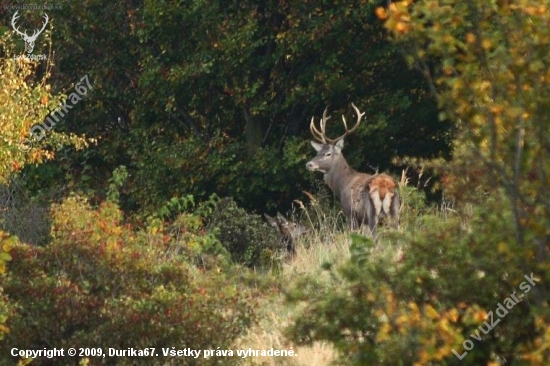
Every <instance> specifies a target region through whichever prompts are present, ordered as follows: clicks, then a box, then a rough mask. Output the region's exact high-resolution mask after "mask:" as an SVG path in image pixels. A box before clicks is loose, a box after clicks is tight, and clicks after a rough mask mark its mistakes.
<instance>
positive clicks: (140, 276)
mask: <svg viewBox="0 0 550 366" xmlns="http://www.w3.org/2000/svg"><path fill="white" fill-rule="evenodd" d="M52 215H53V226H52V238H53V240H52V242H51V243H50V244H49V245H48V246H46V247H35V246H31V245H26V244H22V243H16V244H14V246H13V249H12V251H11V253H12V257H13V261H12V263H11V265H10V272H9V274H8V275H7V277H6V279H5V281H4V282H3V283H4V291H5V293H6V295H7V296H9V298H10V299H11V301H12V302H13V307H12V309H9V315H10V317H9V321H8V326H9V327H10V333H9V334H7V335H6V336H5V338H4V341H3V342H2V344H1V345H0V347H1V350H2V353H3V354H4V355H6V354H9V349H10V348H11V347H19V348H20V347H21V345H25V348H29V349H43V348H48V349H49V348H53V347H57V348H61V347H65V348H67V347H69V346H71V347H77V348H78V347H102V348H103V349H104V350H105V349H107V348H108V347H115V348H120V349H124V348H128V347H136V348H144V347H155V348H156V350H157V352H158V353H159V354H161V347H170V348H171V347H176V348H178V349H184V348H186V347H192V348H193V349H209V348H210V347H212V346H213V345H215V346H216V347H217V346H219V347H221V348H226V349H227V348H229V347H230V345H231V342H232V341H233V340H234V339H235V338H236V337H238V336H239V335H241V334H242V333H243V332H244V331H245V330H246V328H247V327H248V326H249V324H250V323H251V321H252V320H253V318H254V312H253V308H254V299H253V294H252V293H251V292H250V291H248V290H247V289H246V288H242V287H240V286H239V284H238V283H236V282H233V281H232V280H231V279H230V278H228V277H226V274H224V273H223V272H220V271H208V270H205V269H204V268H203V269H201V270H200V271H199V270H197V268H196V267H194V266H192V265H190V264H189V263H188V262H187V261H186V258H185V255H182V254H179V253H178V252H177V251H175V250H173V249H174V247H183V246H185V245H188V246H192V245H193V243H192V241H193V240H198V237H199V236H200V234H193V235H192V236H188V237H175V236H174V237H172V236H169V235H166V234H165V233H163V232H162V231H159V230H154V228H151V229H150V230H148V231H141V230H140V231H133V230H132V228H131V227H130V226H129V225H126V224H124V223H123V222H122V213H121V211H120V210H119V208H118V207H117V206H116V204H114V203H112V202H105V203H103V204H101V205H100V207H98V208H97V209H93V208H91V207H90V206H89V205H88V204H87V203H86V201H85V200H83V199H82V198H80V197H77V196H71V197H70V198H68V199H67V200H66V201H64V202H63V203H61V204H59V205H55V206H54V207H53V209H52ZM187 228H188V227H185V229H187ZM183 229H184V228H182V230H183ZM29 279H31V280H29ZM37 299H39V301H37ZM112 361H114V360H112ZM203 361H204V362H205V364H209V362H210V363H215V361H213V360H203ZM10 362H11V363H13V362H15V360H11V361H10ZM57 362H65V363H67V364H68V363H74V362H75V359H74V358H72V359H70V360H69V359H67V360H65V359H59V360H58V361H57ZM109 362H110V361H109ZM116 362H117V363H120V362H122V363H123V364H136V363H140V364H141V363H142V364H149V363H150V360H149V361H148V360H147V359H144V358H137V359H132V358H119V359H117V360H116ZM178 362H180V361H176V360H175V359H164V360H163V361H162V363H163V364H176V363H178Z"/></svg>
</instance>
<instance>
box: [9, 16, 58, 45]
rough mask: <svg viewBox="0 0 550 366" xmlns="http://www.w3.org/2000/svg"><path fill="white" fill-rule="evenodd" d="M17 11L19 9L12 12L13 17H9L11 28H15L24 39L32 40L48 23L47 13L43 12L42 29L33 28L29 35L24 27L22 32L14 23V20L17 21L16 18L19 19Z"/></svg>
mask: <svg viewBox="0 0 550 366" xmlns="http://www.w3.org/2000/svg"><path fill="white" fill-rule="evenodd" d="M18 13H19V10H18V11H16V12H15V14H13V17H12V18H11V25H12V27H13V30H15V31H16V32H17V33H18V34H19V35H21V36H22V37H23V38H24V39H25V40H30V41H34V40H35V39H36V38H37V37H38V35H39V34H40V33H42V32H43V31H44V29H45V28H46V25H48V20H49V19H50V18H49V17H48V14H44V20H45V22H44V25H43V26H42V29H40V30H36V29H35V30H34V32H33V34H32V36H29V35H28V34H27V30H26V29H25V33H23V32H21V31H20V30H19V27H17V26H16V25H15V22H16V21H17V19H19V16H18Z"/></svg>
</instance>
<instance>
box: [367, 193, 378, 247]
mask: <svg viewBox="0 0 550 366" xmlns="http://www.w3.org/2000/svg"><path fill="white" fill-rule="evenodd" d="M365 198H366V199H365V204H366V206H367V207H366V211H367V222H368V224H369V232H370V235H371V236H372V237H373V238H374V237H375V235H376V225H377V224H378V216H377V214H376V207H375V205H374V202H373V201H372V199H371V197H370V196H369V195H367V197H365Z"/></svg>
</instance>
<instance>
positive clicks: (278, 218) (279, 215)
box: [277, 212, 288, 225]
mask: <svg viewBox="0 0 550 366" xmlns="http://www.w3.org/2000/svg"><path fill="white" fill-rule="evenodd" d="M277 221H279V223H280V224H281V225H288V221H287V220H286V218H285V217H284V216H283V215H281V214H280V213H279V212H277Z"/></svg>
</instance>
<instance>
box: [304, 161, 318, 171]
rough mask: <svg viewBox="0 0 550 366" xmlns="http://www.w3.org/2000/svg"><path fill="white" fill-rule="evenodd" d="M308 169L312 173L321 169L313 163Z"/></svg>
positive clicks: (311, 162)
mask: <svg viewBox="0 0 550 366" xmlns="http://www.w3.org/2000/svg"><path fill="white" fill-rule="evenodd" d="M306 169H307V170H309V171H310V172H314V171H316V170H317V169H319V167H318V166H317V164H315V163H314V162H313V161H310V162H308V163H307V164H306Z"/></svg>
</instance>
